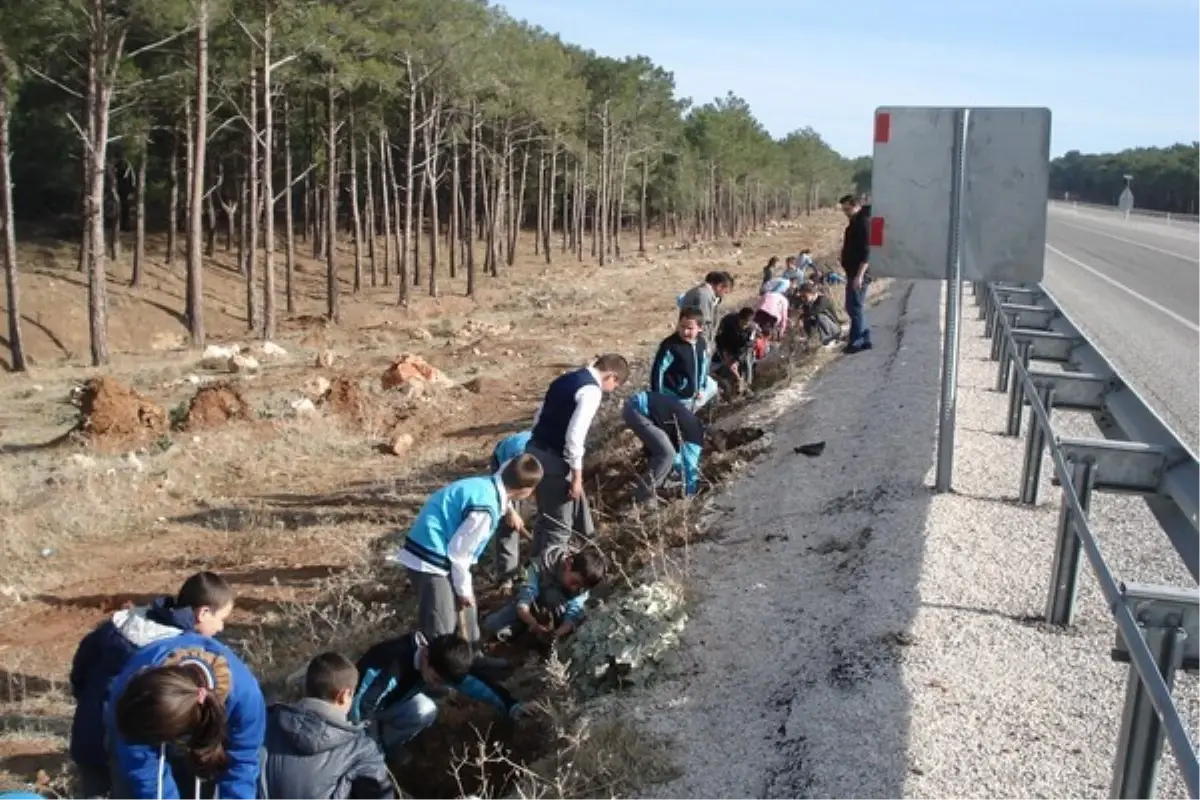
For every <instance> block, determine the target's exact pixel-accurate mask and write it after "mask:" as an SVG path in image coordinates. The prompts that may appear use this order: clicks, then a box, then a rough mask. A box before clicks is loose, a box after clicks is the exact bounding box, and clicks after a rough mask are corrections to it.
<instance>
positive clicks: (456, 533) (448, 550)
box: [395, 475, 510, 641]
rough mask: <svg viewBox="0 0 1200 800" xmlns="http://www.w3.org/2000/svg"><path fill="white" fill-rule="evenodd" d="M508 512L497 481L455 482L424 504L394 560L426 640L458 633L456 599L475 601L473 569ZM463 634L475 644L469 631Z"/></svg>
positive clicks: (491, 478)
mask: <svg viewBox="0 0 1200 800" xmlns="http://www.w3.org/2000/svg"><path fill="white" fill-rule="evenodd" d="M509 508H510V505H509V501H508V492H507V491H505V488H504V484H503V483H502V482H501V480H500V476H499V475H491V476H488V477H474V478H463V479H462V480H457V481H455V482H454V483H451V484H450V485H448V486H445V487H443V488H441V489H439V490H438V491H436V492H434V493H433V495H432V496H430V498H429V499H428V500H426V501H425V505H424V506H423V507H422V508H421V513H420V514H418V515H417V518H416V520H415V521H414V522H413V524H412V527H411V528H409V530H408V535H407V536H405V538H404V544H403V546H402V547H401V548H400V551H399V552H398V553H397V554H396V556H395V560H396V561H398V562H399V563H400V564H402V565H403V566H404V567H405V568H406V569H407V570H408V578H409V580H410V581H411V582H412V585H413V588H414V589H415V590H416V593H417V603H418V612H417V622H418V625H419V626H420V630H421V631H423V632H424V633H425V635H426V636H428V637H430V638H433V637H435V636H441V635H442V634H446V633H454V630H455V627H456V622H457V611H458V604H457V601H456V600H455V598H456V597H464V598H473V597H474V596H475V592H474V588H473V585H472V580H471V567H472V566H474V565H475V564H476V563H477V562H478V561H479V557H480V555H482V554H483V551H484V550H485V549H487V546H488V543H489V542H490V541H491V539H492V537H493V536H494V535H495V534H496V529H497V527H498V526H499V524H500V520H501V518H502V517H503V516H504V515H505V514H506V513H507V512H508V510H509ZM462 634H463V635H464V636H466V637H467V639H468V641H471V637H470V636H469V632H468V631H462Z"/></svg>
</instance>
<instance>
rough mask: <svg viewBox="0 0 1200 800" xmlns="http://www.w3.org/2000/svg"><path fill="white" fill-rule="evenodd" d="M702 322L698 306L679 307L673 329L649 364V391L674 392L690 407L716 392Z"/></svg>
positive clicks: (672, 393) (697, 405)
mask: <svg viewBox="0 0 1200 800" xmlns="http://www.w3.org/2000/svg"><path fill="white" fill-rule="evenodd" d="M702 323H703V316H702V315H701V314H700V312H699V311H698V310H697V309H694V308H685V309H683V310H682V311H680V312H679V322H678V323H677V324H676V326H675V333H673V334H671V335H670V336H668V337H667V338H666V339H663V341H662V343H661V344H659V346H658V352H657V353H655V354H654V363H653V364H652V365H651V366H650V391H652V392H665V393H667V394H671V395H674V396H675V397H677V398H679V399H680V400H683V401H685V402H686V403H687V404H688V405H689V406H690V407H691V409H692V410H693V411H695V410H696V409H698V408H701V407H703V406H704V405H705V404H706V403H708V402H709V401H710V400H712V399H713V397H715V396H716V393H717V386H716V381H714V380H713V379H712V377H710V376H709V374H708V366H709V364H708V343H707V342H706V341H705V339H704V335H703V334H702V333H701V331H700V329H701V325H702Z"/></svg>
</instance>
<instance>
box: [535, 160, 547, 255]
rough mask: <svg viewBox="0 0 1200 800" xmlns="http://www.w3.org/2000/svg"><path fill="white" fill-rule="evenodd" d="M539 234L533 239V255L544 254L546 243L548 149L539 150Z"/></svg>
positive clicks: (537, 221)
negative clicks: (543, 247) (543, 249)
mask: <svg viewBox="0 0 1200 800" xmlns="http://www.w3.org/2000/svg"><path fill="white" fill-rule="evenodd" d="M536 223H537V233H536V234H535V235H534V237H533V254H534V255H535V256H540V255H541V254H542V243H543V242H544V241H546V232H545V230H543V229H544V228H545V226H546V148H545V147H541V148H539V149H538V177H537V220H536Z"/></svg>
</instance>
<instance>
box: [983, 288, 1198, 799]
mask: <svg viewBox="0 0 1200 800" xmlns="http://www.w3.org/2000/svg"><path fill="white" fill-rule="evenodd" d="M972 292H973V293H974V296H975V302H976V304H977V305H978V306H979V307H980V318H981V319H983V320H985V326H986V335H987V336H988V337H990V338H991V340H992V353H991V355H992V359H993V360H994V361H998V362H999V372H998V375H997V380H996V389H997V391H1001V392H1007V393H1008V394H1009V406H1008V409H1009V410H1008V424H1007V427H1006V433H1007V435H1009V436H1013V437H1017V436H1020V433H1021V423H1022V417H1023V416H1024V410H1025V408H1026V407H1028V408H1029V410H1030V421H1029V424H1028V426H1027V429H1028V434H1027V438H1026V442H1025V466H1024V470H1023V472H1022V477H1021V487H1020V489H1021V490H1020V499H1021V502H1022V503H1025V504H1027V505H1034V504H1036V503H1037V496H1038V489H1039V484H1040V480H1041V469H1042V461H1043V456H1044V455H1045V454H1046V451H1047V450H1048V451H1049V456H1050V461H1051V463H1052V464H1053V467H1054V473H1055V474H1054V480H1053V482H1054V483H1056V484H1057V485H1059V486H1060V487H1061V488H1062V507H1061V510H1060V512H1059V519H1058V527H1057V536H1056V545H1055V553H1054V562H1053V568H1052V573H1051V578H1050V587H1049V592H1048V598H1047V601H1046V620H1047V622H1049V623H1051V624H1055V625H1070V624H1071V622H1072V621H1073V618H1074V612H1075V598H1076V590H1077V584H1078V578H1079V571H1080V566H1081V565H1082V561H1083V559H1082V558H1081V556H1086V557H1087V561H1088V563H1089V564H1090V565H1091V567H1092V572H1093V573H1094V574H1095V576H1096V580H1097V581H1098V582H1099V584H1100V590H1101V592H1102V594H1103V595H1104V599H1105V601H1106V602H1107V603H1108V606H1109V609H1110V611H1111V612H1112V614H1113V617H1114V619H1115V621H1116V625H1117V633H1116V644H1115V646H1114V648H1113V650H1112V653H1111V656H1112V658H1113V660H1114V661H1117V662H1124V663H1128V664H1129V674H1128V678H1127V681H1126V689H1125V707H1124V712H1123V714H1122V719H1121V729H1120V733H1119V738H1118V742H1117V757H1116V763H1115V764H1114V767H1113V779H1112V784H1111V789H1110V796H1111V797H1114V798H1135V797H1137V798H1146V797H1153V796H1154V793H1155V789H1156V786H1157V782H1158V767H1159V762H1160V760H1161V757H1162V750H1163V742H1164V739H1165V740H1166V741H1169V742H1170V744H1171V748H1172V750H1173V751H1174V754H1175V759H1176V761H1177V762H1178V763H1179V767H1180V770H1181V771H1182V773H1183V778H1184V782H1185V783H1186V785H1187V791H1188V795H1189V796H1190V797H1192V798H1197V797H1200V759H1198V758H1197V753H1196V746H1195V744H1194V743H1193V742H1192V739H1191V736H1190V734H1189V732H1188V729H1187V727H1186V725H1185V724H1184V721H1183V719H1182V718H1181V717H1180V713H1179V710H1178V708H1176V706H1175V703H1174V700H1173V698H1172V696H1171V690H1172V686H1173V683H1174V678H1175V675H1176V673H1177V672H1178V671H1179V670H1184V671H1188V672H1195V671H1196V670H1197V667H1198V666H1200V599H1198V597H1197V593H1196V592H1195V591H1194V590H1187V591H1185V590H1182V589H1177V588H1173V587H1161V586H1146V585H1142V584H1133V583H1124V582H1121V581H1118V579H1117V577H1116V576H1115V575H1114V574H1113V571H1112V569H1111V568H1110V567H1109V565H1108V564H1107V563H1106V562H1105V560H1104V556H1103V554H1102V553H1101V551H1100V545H1099V542H1098V540H1097V537H1096V534H1095V533H1094V532H1093V530H1092V526H1091V523H1090V522H1089V520H1088V508H1089V505H1090V500H1091V497H1092V495H1093V494H1094V493H1095V492H1119V493H1124V494H1130V493H1132V494H1140V495H1142V496H1143V497H1144V498H1145V500H1146V503H1147V505H1149V507H1150V509H1151V511H1152V512H1153V513H1154V515H1155V517H1156V518H1157V519H1158V522H1159V524H1160V525H1161V526H1162V529H1163V531H1164V533H1165V534H1166V535H1167V538H1168V539H1169V540H1170V541H1171V544H1172V545H1173V546H1174V548H1175V551H1176V552H1177V553H1178V554H1179V556H1180V557H1181V558H1182V559H1183V562H1184V564H1185V565H1186V566H1187V568H1188V571H1189V572H1190V573H1191V575H1192V577H1193V578H1196V577H1197V570H1198V563H1197V562H1198V561H1200V529H1198V520H1197V513H1198V511H1200V465H1198V464H1197V460H1196V455H1195V454H1194V453H1192V452H1191V450H1190V449H1189V448H1188V447H1187V446H1185V445H1184V444H1182V443H1181V442H1180V441H1179V438H1178V437H1177V436H1176V435H1175V433H1174V432H1173V431H1172V430H1171V429H1170V428H1169V427H1168V426H1167V425H1166V424H1165V423H1164V422H1163V421H1162V420H1161V419H1160V418H1159V417H1158V415H1156V414H1155V413H1154V411H1153V410H1151V409H1150V407H1149V406H1148V405H1147V404H1146V403H1145V401H1144V400H1143V399H1142V398H1141V396H1140V395H1139V394H1138V393H1137V392H1136V391H1135V390H1134V389H1133V388H1132V387H1131V386H1130V385H1129V384H1128V383H1126V382H1125V380H1124V379H1123V378H1122V377H1121V376H1120V374H1119V373H1118V372H1117V371H1116V370H1115V369H1114V368H1113V367H1112V365H1110V364H1109V363H1108V361H1107V360H1106V359H1105V358H1104V356H1103V355H1101V354H1100V352H1099V351H1098V350H1097V349H1096V348H1095V347H1094V346H1093V345H1092V344H1091V343H1090V342H1089V341H1088V339H1087V337H1086V336H1084V335H1083V334H1082V333H1081V332H1080V329H1079V328H1078V327H1077V326H1076V325H1075V324H1074V323H1073V322H1072V321H1071V320H1070V318H1069V317H1068V316H1067V315H1066V314H1065V313H1064V312H1063V311H1062V309H1061V308H1060V307H1059V305H1058V303H1057V302H1056V301H1055V300H1054V298H1053V296H1052V295H1051V294H1050V293H1049V292H1048V291H1046V290H1045V288H1043V287H1042V286H1040V285H1038V286H1030V285H1020V286H1014V285H1003V284H973V285H972ZM1034 362H1050V363H1053V364H1057V365H1058V366H1059V369H1058V370H1050V369H1045V370H1042V369H1036V368H1034V366H1033V363H1034ZM1056 410H1058V411H1062V410H1067V411H1083V412H1088V413H1091V414H1092V415H1093V416H1094V418H1095V420H1096V422H1097V424H1098V425H1099V427H1100V430H1101V432H1102V433H1103V434H1104V436H1105V437H1106V438H1104V439H1072V438H1066V437H1062V436H1059V435H1058V434H1057V433H1056V432H1055V430H1054V426H1053V423H1052V422H1051V414H1052V413H1053V412H1054V411H1056Z"/></svg>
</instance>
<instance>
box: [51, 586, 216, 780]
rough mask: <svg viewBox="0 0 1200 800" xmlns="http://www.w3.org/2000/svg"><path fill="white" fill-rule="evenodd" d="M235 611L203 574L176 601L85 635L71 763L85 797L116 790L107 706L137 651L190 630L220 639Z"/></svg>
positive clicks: (161, 601) (158, 602)
mask: <svg viewBox="0 0 1200 800" xmlns="http://www.w3.org/2000/svg"><path fill="white" fill-rule="evenodd" d="M232 610H233V590H232V589H231V588H230V587H229V584H228V583H226V582H225V581H224V580H223V579H222V578H221V577H220V576H219V575H214V574H213V573H211V572H198V573H196V574H195V575H193V576H191V577H190V578H188V579H187V580H186V581H184V582H183V586H181V587H180V588H179V594H177V595H176V596H175V597H169V596H163V597H156V598H154V599H153V600H152V601H151V602H150V604H149V605H148V606H143V607H138V608H128V609H124V610H121V611H118V612H116V613H115V614H113V615H112V617H111V618H110V619H108V620H106V621H105V622H103V623H101V624H100V625H99V626H98V627H96V629H95V630H93V631H92V632H91V633H89V634H88V635H87V636H85V637H83V641H81V642H80V643H79V648H78V649H77V650H76V651H75V658H74V660H73V661H72V663H71V694H72V695H73V696H74V698H75V716H74V719H72V720H71V744H70V754H71V760H72V761H74V762H75V766H76V768H77V769H78V771H79V778H80V794H81V795H83V796H84V797H101V796H104V795H107V794H108V793H109V790H110V789H111V788H112V784H111V775H110V770H109V759H108V751H107V750H106V749H105V746H104V702H105V699H106V698H107V697H108V686H109V684H110V683H111V682H112V679H113V678H115V677H116V676H117V674H118V673H120V671H121V670H122V669H123V668H124V667H125V664H126V663H127V662H128V661H129V659H130V658H132V657H133V654H134V653H136V652H137V651H138V648H140V647H144V646H145V645H148V644H150V643H152V642H157V641H160V640H162V639H169V638H172V637H174V636H178V635H179V634H181V633H185V632H192V631H194V632H196V633H198V634H200V635H202V636H216V635H217V634H219V633H220V632H221V631H222V630H223V629H224V628H225V619H226V618H227V617H228V616H229V614H230V612H231V611H232Z"/></svg>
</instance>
